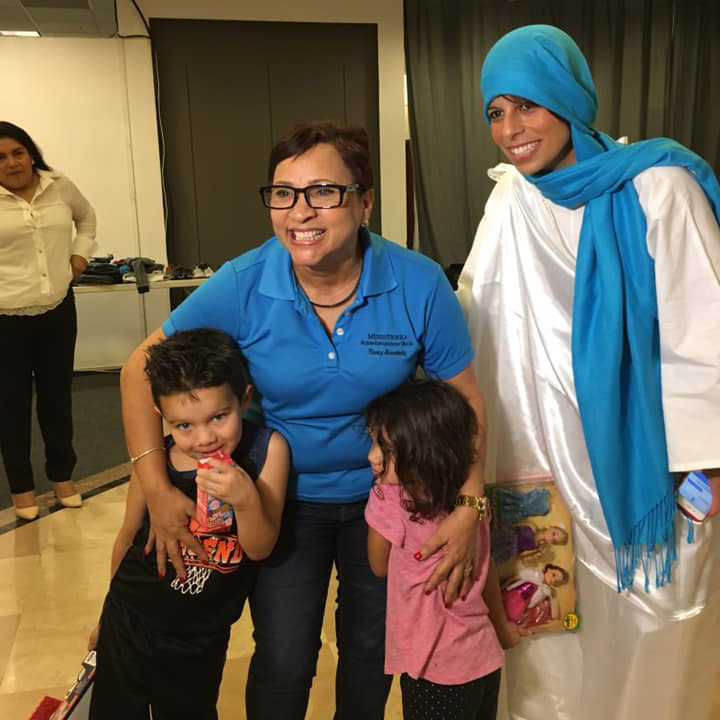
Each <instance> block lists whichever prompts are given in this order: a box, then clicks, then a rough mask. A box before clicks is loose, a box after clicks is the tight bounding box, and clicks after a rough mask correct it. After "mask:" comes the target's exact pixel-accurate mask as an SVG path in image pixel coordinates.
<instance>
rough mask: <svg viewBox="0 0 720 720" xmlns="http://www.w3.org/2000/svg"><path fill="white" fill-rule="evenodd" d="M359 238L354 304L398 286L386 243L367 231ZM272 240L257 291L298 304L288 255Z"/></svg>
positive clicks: (280, 244)
mask: <svg viewBox="0 0 720 720" xmlns="http://www.w3.org/2000/svg"><path fill="white" fill-rule="evenodd" d="M358 237H359V241H360V243H361V244H362V246H363V247H364V248H365V250H364V251H363V269H362V277H361V278H360V286H359V287H358V295H357V297H356V299H355V300H356V303H357V302H359V301H360V300H362V298H364V297H368V296H370V295H381V294H382V293H385V292H389V291H390V290H392V289H393V288H395V287H397V284H398V283H397V279H396V277H395V272H394V271H393V267H392V263H391V261H390V256H389V254H388V253H387V251H386V248H385V245H386V243H387V242H388V241H387V240H385V239H384V238H382V237H380V236H379V235H375V234H374V233H371V232H369V231H368V230H367V228H360V231H359V236H358ZM273 240H274V241H275V242H273V243H272V244H271V245H270V248H269V250H268V262H266V263H265V267H264V269H263V273H262V277H261V279H260V286H259V290H260V292H261V293H262V294H263V295H267V296H268V297H272V298H275V299H277V300H298V299H299V294H298V289H297V281H296V280H295V275H294V273H293V271H292V264H291V262H290V253H288V251H287V250H286V249H285V248H284V247H283V245H282V243H281V242H280V240H278V239H277V238H273Z"/></svg>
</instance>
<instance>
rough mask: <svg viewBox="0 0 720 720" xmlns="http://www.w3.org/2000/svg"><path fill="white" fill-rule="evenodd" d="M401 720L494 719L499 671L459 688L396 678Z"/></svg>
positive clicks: (498, 687) (420, 679) (407, 678)
mask: <svg viewBox="0 0 720 720" xmlns="http://www.w3.org/2000/svg"><path fill="white" fill-rule="evenodd" d="M400 689H401V690H402V707H403V720H495V716H496V715H497V703H498V693H499V691H500V670H496V671H495V672H493V673H490V674H489V675H486V676H485V677H481V678H478V679H477V680H471V681H470V682H467V683H463V684H462V685H438V684H437V683H432V682H429V681H428V680H423V679H422V678H418V679H417V680H415V679H414V678H411V677H410V676H409V675H408V674H407V673H406V674H403V675H401V676H400Z"/></svg>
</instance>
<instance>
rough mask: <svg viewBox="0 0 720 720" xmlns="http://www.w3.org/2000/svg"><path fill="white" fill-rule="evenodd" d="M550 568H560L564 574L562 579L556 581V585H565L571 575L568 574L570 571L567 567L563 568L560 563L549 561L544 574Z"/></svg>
mask: <svg viewBox="0 0 720 720" xmlns="http://www.w3.org/2000/svg"><path fill="white" fill-rule="evenodd" d="M548 570H559V571H560V573H561V575H562V580H561V581H560V582H559V583H556V585H564V584H565V583H566V582H567V581H568V580H569V579H570V575H568V571H567V570H566V569H565V568H561V567H560V566H559V565H553V564H552V563H548V564H547V565H546V566H545V567H544V568H543V575H544V574H545V573H546V572H547V571H548Z"/></svg>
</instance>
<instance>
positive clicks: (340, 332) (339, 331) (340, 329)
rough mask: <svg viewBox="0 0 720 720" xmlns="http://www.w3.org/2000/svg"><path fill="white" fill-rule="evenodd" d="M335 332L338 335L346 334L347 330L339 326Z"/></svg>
mask: <svg viewBox="0 0 720 720" xmlns="http://www.w3.org/2000/svg"><path fill="white" fill-rule="evenodd" d="M335 332H336V333H337V334H338V335H344V334H345V331H344V330H343V329H342V328H338V329H337V330H336V331H335Z"/></svg>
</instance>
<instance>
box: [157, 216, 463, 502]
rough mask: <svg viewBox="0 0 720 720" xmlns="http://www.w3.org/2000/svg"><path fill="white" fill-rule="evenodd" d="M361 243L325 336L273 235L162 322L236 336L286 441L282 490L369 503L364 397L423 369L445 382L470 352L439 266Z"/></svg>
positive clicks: (272, 422) (369, 240)
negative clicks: (344, 302)
mask: <svg viewBox="0 0 720 720" xmlns="http://www.w3.org/2000/svg"><path fill="white" fill-rule="evenodd" d="M360 241H361V242H362V243H363V247H364V248H365V250H364V254H363V268H362V274H361V277H360V284H359V287H358V291H357V293H356V296H355V300H354V301H353V303H352V304H351V305H350V307H348V308H347V309H346V310H345V311H344V312H343V314H342V315H341V316H340V317H339V319H338V321H337V324H336V326H335V328H334V330H333V334H332V337H331V338H330V337H328V336H327V334H326V332H325V330H324V329H323V327H322V325H321V323H320V320H319V319H318V317H317V316H316V315H315V313H314V311H313V309H312V306H311V305H310V302H309V301H308V299H307V297H306V296H305V293H304V292H303V290H302V289H301V288H300V287H299V286H298V284H297V281H296V279H295V275H294V273H293V271H292V266H291V262H290V255H289V253H288V252H287V251H286V250H285V248H284V247H283V246H282V244H281V243H280V241H279V240H278V239H277V238H271V239H270V240H268V241H267V242H266V243H264V244H263V245H261V246H260V247H258V248H256V249H254V250H251V251H250V252H247V253H245V254H244V255H241V256H240V257H238V258H235V259H234V260H231V261H230V262H228V263H226V264H225V265H223V266H222V267H221V268H220V270H218V272H216V273H215V274H214V275H213V276H212V277H211V278H210V279H209V280H208V281H207V282H206V283H204V284H203V285H202V286H201V287H199V288H198V289H197V290H196V291H195V292H194V293H193V294H192V295H191V296H190V297H189V298H188V299H187V300H185V301H184V302H183V303H182V304H181V305H180V306H179V307H178V308H177V309H175V310H174V311H173V313H172V314H171V315H170V317H169V319H168V320H166V321H165V323H164V325H163V331H164V332H165V334H166V335H171V334H173V333H175V332H178V331H180V330H189V329H192V328H197V327H214V328H218V329H220V330H224V331H225V332H227V333H228V334H229V335H231V336H232V337H234V338H235V339H236V340H237V342H238V344H239V345H240V347H241V348H242V351H243V354H244V355H245V357H246V358H247V361H248V365H249V368H250V375H251V376H252V382H253V384H254V386H255V389H256V390H257V392H258V393H259V399H260V405H261V407H262V410H263V413H264V420H263V422H264V423H265V424H266V425H268V426H269V427H272V428H274V429H276V430H278V431H279V432H280V433H282V434H283V436H284V437H285V438H286V439H287V441H288V444H289V445H290V450H291V463H292V472H291V477H290V484H289V487H288V496H289V497H295V498H298V499H301V500H309V501H314V502H330V503H341V502H354V501H358V500H364V499H366V498H367V496H368V492H369V489H370V486H371V484H372V473H371V472H370V468H369V465H368V459H367V453H368V450H369V448H370V440H369V437H368V434H367V429H366V427H365V423H364V421H363V415H362V414H363V411H364V409H365V407H366V406H367V405H368V403H369V402H370V401H371V400H373V399H374V398H376V397H378V396H379V395H382V394H383V393H386V392H389V391H390V390H392V389H394V388H396V387H397V386H398V385H400V384H401V383H403V382H404V381H405V380H407V379H408V378H410V377H412V376H413V375H414V374H415V372H416V370H417V367H418V366H419V365H420V366H422V367H423V369H424V370H425V372H426V373H427V374H428V375H430V376H432V377H436V378H439V379H441V380H447V379H448V378H452V377H454V376H455V375H457V374H458V373H460V372H462V371H463V370H464V369H465V368H466V367H467V366H468V365H469V364H470V361H471V360H472V356H473V352H472V347H471V345H470V337H469V333H468V330H467V327H466V325H465V318H464V316H463V313H462V310H461V309H460V305H459V303H458V301H457V299H456V298H455V294H454V293H453V291H452V288H451V287H450V284H449V282H448V281H447V279H446V277H445V274H444V273H443V271H442V269H441V268H440V266H439V265H438V264H437V263H435V262H433V261H432V260H430V259H429V258H427V257H425V256H424V255H421V254H419V253H415V252H412V251H410V250H406V249H405V248H402V247H400V246H399V245H396V244H394V243H392V242H390V241H388V240H386V239H385V238H382V237H379V236H378V235H374V234H372V233H369V232H368V231H367V230H362V231H361V235H360Z"/></svg>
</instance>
